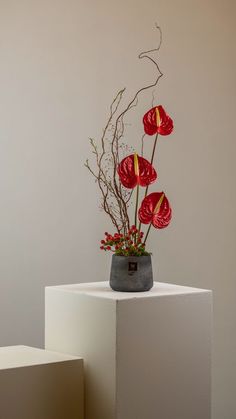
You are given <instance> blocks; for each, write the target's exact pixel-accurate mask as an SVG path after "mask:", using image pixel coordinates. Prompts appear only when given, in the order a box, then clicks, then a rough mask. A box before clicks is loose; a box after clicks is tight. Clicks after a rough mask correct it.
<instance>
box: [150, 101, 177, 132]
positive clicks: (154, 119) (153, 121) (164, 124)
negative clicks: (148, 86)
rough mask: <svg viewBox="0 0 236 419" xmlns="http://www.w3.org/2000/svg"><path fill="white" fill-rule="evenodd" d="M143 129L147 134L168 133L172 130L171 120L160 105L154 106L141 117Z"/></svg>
mask: <svg viewBox="0 0 236 419" xmlns="http://www.w3.org/2000/svg"><path fill="white" fill-rule="evenodd" d="M143 125H144V131H145V133H146V134H147V135H154V134H160V135H169V134H171V132H172V131H173V128H174V125H173V121H172V119H171V118H170V116H169V115H167V113H166V111H165V109H164V108H163V107H162V106H161V105H158V106H155V107H154V108H152V109H150V110H149V111H148V112H147V113H145V115H144V117H143Z"/></svg>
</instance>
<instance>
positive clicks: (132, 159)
mask: <svg viewBox="0 0 236 419" xmlns="http://www.w3.org/2000/svg"><path fill="white" fill-rule="evenodd" d="M117 172H118V175H119V177H120V181H121V183H122V185H123V186H125V187H126V188H130V189H133V188H134V187H135V186H136V185H141V186H148V185H150V184H151V183H153V182H154V181H155V180H156V178H157V173H156V171H155V169H154V167H153V166H152V165H151V163H149V162H148V161H147V160H146V159H144V158H143V157H140V156H138V155H137V154H136V153H135V154H131V155H130V156H127V157H125V158H124V159H123V160H122V161H121V162H120V164H119V165H118V168H117Z"/></svg>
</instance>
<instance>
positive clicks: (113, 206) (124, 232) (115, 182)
mask: <svg viewBox="0 0 236 419" xmlns="http://www.w3.org/2000/svg"><path fill="white" fill-rule="evenodd" d="M156 28H157V29H158V31H159V34H160V41H159V45H158V47H157V48H155V49H153V50H149V51H145V52H142V53H141V54H140V55H139V58H140V59H143V58H146V59H148V60H149V61H151V62H152V64H154V65H155V67H156V70H157V76H156V79H155V81H154V82H153V83H151V84H149V85H147V86H145V87H142V88H140V89H139V90H138V91H137V92H136V93H135V95H134V96H133V98H132V100H131V101H130V102H129V103H128V105H126V106H125V107H124V108H123V110H122V111H121V110H120V109H121V106H122V104H123V96H124V93H125V89H122V90H120V91H119V92H118V94H117V96H116V97H115V99H114V100H113V102H112V104H111V106H110V115H109V118H108V121H107V124H106V126H105V128H104V130H103V134H102V137H101V140H100V143H99V144H98V143H97V142H95V140H94V139H90V143H91V146H92V151H93V154H94V155H95V168H93V167H92V166H91V164H90V162H89V160H87V161H86V164H85V166H86V167H87V168H88V170H89V171H90V173H91V174H92V175H93V176H94V177H95V181H96V182H97V184H98V187H99V190H100V192H101V196H102V200H101V208H102V209H103V210H104V211H105V213H106V214H107V215H108V216H109V217H110V220H111V222H112V224H113V227H114V229H115V232H114V233H112V234H110V233H108V232H106V233H105V237H104V238H103V239H102V240H101V243H100V249H101V250H103V251H110V252H112V253H113V256H112V265H111V274H110V286H111V288H112V289H113V290H116V291H148V290H149V289H150V288H151V287H152V285H153V274H152V263H151V251H150V249H148V247H147V239H148V236H149V232H150V229H151V227H153V228H154V229H157V230H158V229H163V228H166V227H167V226H168V225H169V223H170V221H171V216H172V210H171V206H170V203H169V200H168V198H167V196H166V194H165V193H164V192H163V191H156V190H155V191H154V192H151V193H150V192H149V188H150V185H152V184H154V183H156V182H157V180H158V173H157V170H156V168H155V167H154V164H153V162H154V157H155V153H156V149H157V142H158V138H159V136H168V135H170V134H171V133H172V131H173V121H172V119H171V117H170V116H169V115H168V114H167V112H166V110H165V109H164V107H163V106H162V105H160V104H157V105H155V106H153V105H154V104H152V107H151V109H148V110H147V112H146V113H145V114H144V116H143V121H142V122H143V124H142V125H143V132H142V141H141V151H140V152H139V153H138V150H132V149H131V147H130V146H129V143H128V140H127V141H124V138H125V126H126V125H125V118H126V116H127V114H128V112H129V111H130V110H131V109H132V108H134V107H136V106H137V105H138V99H139V97H140V95H141V93H142V92H143V91H144V90H149V89H154V88H155V87H156V86H157V84H158V82H159V80H160V78H161V77H162V75H163V73H162V72H161V70H160V68H159V65H158V63H157V61H155V60H154V59H153V58H152V57H151V56H150V53H152V52H158V51H159V49H160V46H161V40H162V34H161V29H160V28H159V27H158V26H157V27H156ZM146 136H147V137H153V138H154V140H153V149H152V154H151V157H150V160H149V159H148V158H146V157H144V141H145V137H146ZM137 148H138V145H137ZM144 230H146V231H144Z"/></svg>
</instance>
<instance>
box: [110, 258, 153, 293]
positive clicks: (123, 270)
mask: <svg viewBox="0 0 236 419" xmlns="http://www.w3.org/2000/svg"><path fill="white" fill-rule="evenodd" d="M152 286H153V275H152V260H151V256H150V255H148V256H117V255H112V262H111V274H110V287H111V288H112V289H113V290H114V291H123V292H140V291H148V290H150V289H151V288H152Z"/></svg>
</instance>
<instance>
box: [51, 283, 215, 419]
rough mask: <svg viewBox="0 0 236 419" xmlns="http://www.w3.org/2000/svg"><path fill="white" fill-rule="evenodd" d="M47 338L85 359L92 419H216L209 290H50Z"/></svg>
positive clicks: (87, 409)
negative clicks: (212, 394)
mask: <svg viewBox="0 0 236 419" xmlns="http://www.w3.org/2000/svg"><path fill="white" fill-rule="evenodd" d="M45 337H46V340H45V343H46V348H47V349H50V350H57V351H62V352H67V353H71V354H74V355H76V354H78V355H80V356H82V357H83V358H84V362H85V374H86V390H85V391H86V407H85V417H86V419H210V392H211V391H210V368H211V367H210V364H211V357H210V353H211V292H210V291H207V290H201V289H195V288H189V287H181V286H177V285H170V284H163V283H155V285H154V288H153V289H152V290H151V291H149V292H145V293H119V292H114V291H112V290H111V289H110V288H109V285H108V283H106V282H100V283H89V284H78V285H65V286H58V287H48V288H46V336H45Z"/></svg>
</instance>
